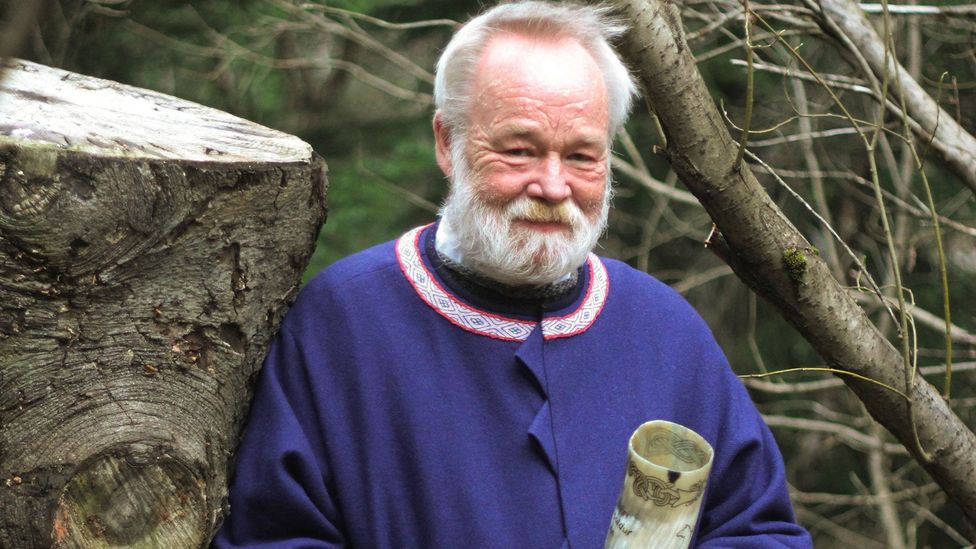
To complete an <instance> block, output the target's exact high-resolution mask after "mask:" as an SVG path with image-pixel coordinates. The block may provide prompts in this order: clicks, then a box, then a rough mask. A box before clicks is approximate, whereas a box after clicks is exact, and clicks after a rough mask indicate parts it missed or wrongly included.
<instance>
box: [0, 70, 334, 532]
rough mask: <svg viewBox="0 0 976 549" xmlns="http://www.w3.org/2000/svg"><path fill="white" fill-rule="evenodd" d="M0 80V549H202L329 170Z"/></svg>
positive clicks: (19, 79)
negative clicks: (123, 548)
mask: <svg viewBox="0 0 976 549" xmlns="http://www.w3.org/2000/svg"><path fill="white" fill-rule="evenodd" d="M6 65H7V66H6V67H5V70H4V71H3V75H4V76H3V78H4V79H3V81H2V82H0V547H16V548H30V547H51V546H55V547H111V546H122V545H125V546H129V545H137V546H152V547H203V546H205V545H206V544H207V543H208V542H209V540H210V537H211V535H212V534H213V532H214V531H215V530H216V528H217V526H218V523H219V521H220V518H221V517H222V514H223V513H224V512H225V511H226V476H227V470H228V465H229V463H228V461H229V460H228V458H229V456H230V455H231V453H232V452H233V450H234V448H235V446H236V444H237V441H238V436H239V431H240V430H241V427H242V424H243V421H244V418H245V415H246V408H247V403H248V401H249V398H250V386H251V382H252V379H253V377H254V375H255V373H256V372H257V371H258V369H259V368H260V365H261V362H262V360H263V358H264V355H265V353H266V350H267V345H268V343H269V341H270V339H271V337H272V336H273V335H274V333H275V332H276V330H277V327H278V322H279V319H280V317H281V315H282V313H283V312H284V309H285V308H286V306H287V304H288V303H289V302H290V300H291V299H292V297H293V296H294V294H295V293H296V290H297V288H298V284H299V282H300V277H301V274H302V271H303V270H304V268H305V266H306V264H307V262H308V259H309V257H310V255H311V252H312V248H313V246H314V243H315V238H316V234H317V232H318V228H319V226H320V225H321V223H322V221H323V219H324V215H325V198H324V191H325V186H326V180H325V163H324V162H323V161H322V159H321V158H319V157H318V156H317V155H316V154H315V153H314V152H313V151H312V149H311V147H310V146H309V145H308V144H306V143H304V142H302V141H301V140H299V139H298V138H295V137H292V136H289V135H286V134H284V133H281V132H278V131H275V130H271V129H268V128H265V127H262V126H259V125H257V124H254V123H251V122H248V121H246V120H242V119H240V118H236V117H234V116H231V115H229V114H226V113H223V112H219V111H216V110H213V109H209V108H206V107H203V106H200V105H197V104H194V103H190V102H187V101H183V100H180V99H176V98H173V97H169V96H166V95H163V94H159V93H155V92H152V91H148V90H143V89H137V88H134V87H130V86H125V85H121V84H118V83H114V82H109V81H105V80H100V79H96V78H91V77H87V76H82V75H78V74H73V73H69V72H65V71H62V70H57V69H52V68H49V67H45V66H42V65H37V64H34V63H30V62H26V61H18V60H9V61H7V62H6Z"/></svg>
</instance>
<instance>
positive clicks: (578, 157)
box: [568, 153, 596, 162]
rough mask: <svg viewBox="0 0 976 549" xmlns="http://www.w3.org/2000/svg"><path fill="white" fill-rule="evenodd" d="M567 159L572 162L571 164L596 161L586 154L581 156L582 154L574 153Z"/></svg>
mask: <svg viewBox="0 0 976 549" xmlns="http://www.w3.org/2000/svg"><path fill="white" fill-rule="evenodd" d="M568 158H569V160H572V161H573V162H593V161H595V160H596V159H595V158H593V157H592V156H590V155H588V154H583V153H574V154H571V155H569V157H568Z"/></svg>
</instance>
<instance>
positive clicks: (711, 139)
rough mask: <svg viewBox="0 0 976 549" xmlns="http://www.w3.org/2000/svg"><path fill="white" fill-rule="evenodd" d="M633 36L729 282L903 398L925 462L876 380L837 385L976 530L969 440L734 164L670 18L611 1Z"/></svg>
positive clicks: (656, 6) (650, 1)
mask: <svg viewBox="0 0 976 549" xmlns="http://www.w3.org/2000/svg"><path fill="white" fill-rule="evenodd" d="M613 3H614V4H615V5H616V6H617V7H618V8H619V9H620V11H621V12H622V13H623V14H624V17H626V19H627V20H628V21H630V22H632V25H633V26H632V30H631V31H630V32H629V33H628V35H627V37H626V38H625V40H624V51H625V53H626V55H627V56H628V57H629V58H630V60H631V63H632V66H633V67H634V68H635V69H636V70H637V72H638V75H639V77H640V79H641V81H642V82H643V84H644V88H645V94H646V97H647V99H648V101H649V103H650V104H651V105H653V107H654V110H655V112H656V114H657V116H658V118H659V119H660V122H661V126H662V128H663V130H664V133H665V135H666V137H667V147H666V152H667V155H668V158H669V160H670V162H671V165H672V167H673V168H674V170H675V171H676V172H677V174H678V175H679V177H680V178H681V180H682V181H683V182H684V184H685V185H686V186H687V187H688V189H689V190H690V191H691V192H692V193H693V194H694V195H695V196H696V197H697V198H698V200H699V201H701V203H702V205H703V206H704V207H705V209H706V210H707V211H708V213H709V215H710V216H711V217H712V220H713V221H714V222H715V224H716V226H717V227H718V229H719V230H720V231H721V234H722V236H723V237H724V239H725V241H726V242H727V244H728V247H729V254H728V262H729V265H730V266H731V267H732V268H733V270H734V271H735V272H736V274H737V275H738V276H739V277H740V278H741V279H742V280H743V281H744V282H745V283H746V284H748V285H749V286H750V287H751V288H753V289H754V290H755V291H756V292H757V293H759V294H760V295H762V296H764V297H765V298H766V299H768V300H769V301H770V302H771V303H773V304H774V305H775V306H776V307H777V308H778V309H779V310H780V312H781V313H782V314H783V316H784V317H785V318H786V319H787V320H788V321H789V322H790V323H791V324H793V326H794V327H796V329H797V330H798V331H799V332H800V333H801V334H802V335H803V336H804V337H805V338H806V339H807V340H808V341H809V342H810V343H811V344H812V345H813V347H814V349H816V350H817V352H818V353H819V354H820V355H821V356H822V357H823V358H824V360H826V362H827V363H828V364H830V365H832V366H833V367H835V368H838V369H843V370H847V371H850V372H854V373H856V374H859V375H861V376H865V377H867V378H871V379H874V380H877V381H880V382H882V383H885V384H887V385H889V386H890V387H893V388H897V389H898V390H900V391H903V392H904V393H905V394H906V395H908V396H909V397H910V398H911V402H912V408H913V410H914V425H915V426H916V427H917V430H918V436H919V440H920V442H921V446H922V448H923V449H924V450H925V451H926V452H927V453H928V454H930V456H931V460H926V459H924V457H922V456H921V455H920V454H919V453H918V452H917V451H916V450H917V449H916V444H915V442H914V431H913V424H912V421H911V420H910V419H909V414H908V406H907V401H906V399H905V398H903V397H902V396H900V395H899V394H898V393H896V392H894V391H892V390H890V389H886V388H883V387H881V386H879V385H877V384H874V383H870V382H866V381H860V380H857V379H855V378H852V377H847V376H845V377H844V378H843V379H844V381H845V382H846V383H847V384H848V385H849V386H850V387H851V389H853V391H854V392H855V393H856V394H857V396H858V397H859V398H860V399H861V400H862V401H863V402H864V404H865V406H866V407H867V409H868V411H869V412H870V413H871V415H872V416H873V417H874V418H875V419H877V420H878V421H879V422H880V423H881V424H882V425H884V426H885V427H886V428H887V429H888V430H889V431H890V432H891V433H892V434H894V436H895V437H896V438H897V439H898V440H899V441H900V442H901V443H902V444H904V445H905V446H906V448H908V450H909V451H910V452H911V453H912V454H913V455H914V456H915V457H916V458H917V459H918V460H919V462H920V463H921V465H922V466H923V467H924V468H925V469H926V470H927V471H928V472H929V474H931V475H932V477H933V478H934V479H935V481H936V482H938V483H939V485H940V486H941V487H942V488H943V489H944V490H945V491H946V493H947V494H948V495H949V497H950V498H951V499H952V500H954V501H955V502H956V503H957V504H958V505H959V506H960V507H961V508H962V510H963V512H964V513H965V514H966V516H967V517H968V518H969V520H970V521H972V522H974V523H976V436H974V434H973V432H972V431H971V430H970V429H969V428H968V427H967V426H966V425H965V424H964V423H963V422H962V421H961V420H960V419H959V417H958V416H956V415H955V413H953V411H952V410H950V409H949V407H948V405H947V404H946V402H945V401H944V400H943V399H942V397H941V396H940V395H939V394H938V392H937V391H936V390H935V389H934V388H933V387H932V386H931V385H929V384H928V383H927V382H926V381H925V380H923V379H922V376H920V375H919V376H915V377H914V380H913V381H912V382H911V385H910V386H908V387H906V376H905V369H904V366H903V360H902V356H901V355H900V353H899V352H898V351H897V350H896V349H895V348H894V347H893V346H892V345H891V343H889V342H888V341H887V340H886V339H885V338H884V337H883V336H882V335H881V333H880V332H879V331H878V330H877V329H876V328H875V326H874V325H873V324H872V323H871V321H870V319H869V318H868V317H867V315H866V314H865V313H864V311H863V310H862V309H861V308H860V307H858V306H857V304H856V303H855V302H854V300H853V299H852V298H851V296H850V295H848V293H847V291H846V290H845V289H844V288H843V287H842V286H841V285H840V283H838V282H837V280H836V279H835V278H834V277H833V276H832V275H831V273H830V270H829V268H828V266H827V265H826V263H825V262H824V261H823V259H821V258H820V256H819V255H818V254H817V253H816V251H815V250H814V249H813V247H812V246H811V245H810V244H809V243H808V242H807V241H806V240H805V239H804V238H803V235H801V234H800V232H799V231H798V230H797V229H796V228H795V227H794V226H793V225H792V224H791V223H790V221H789V220H788V219H787V218H786V217H785V216H784V214H783V213H782V212H781V211H780V210H779V208H778V207H777V206H776V204H775V203H774V202H773V201H772V199H771V198H770V197H769V195H768V194H766V192H765V190H764V189H763V188H762V186H761V185H760V184H759V182H758V181H757V180H756V178H755V176H754V175H753V174H752V172H751V171H750V170H749V167H748V166H747V165H745V164H744V163H740V164H739V165H736V164H735V159H736V152H737V146H738V145H737V143H736V142H735V141H734V140H733V139H732V137H731V136H730V135H729V132H728V130H727V129H726V126H725V123H724V121H723V120H722V117H721V115H720V113H719V112H718V110H717V109H716V107H715V104H714V102H713V100H712V98H711V96H710V95H709V93H708V90H707V89H706V88H705V84H704V81H703V80H702V78H701V75H700V73H699V72H698V68H697V66H696V64H695V60H694V57H693V55H692V53H691V50H690V49H689V47H688V45H687V43H686V42H685V40H684V35H683V31H682V30H681V29H682V27H681V21H680V16H679V14H678V10H677V9H676V8H675V6H674V5H673V4H671V3H669V2H666V1H661V0H647V1H645V0H615V1H614V2H613Z"/></svg>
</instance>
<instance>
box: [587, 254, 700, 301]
mask: <svg viewBox="0 0 976 549" xmlns="http://www.w3.org/2000/svg"><path fill="white" fill-rule="evenodd" d="M600 261H601V262H602V263H603V265H604V266H605V267H606V269H607V275H608V277H609V280H610V287H611V291H614V290H617V291H623V292H627V293H628V294H629V295H630V296H631V297H640V296H644V297H647V298H649V299H654V300H661V299H664V300H667V301H675V302H681V303H685V299H684V298H683V297H681V294H679V293H678V292H676V291H675V290H674V289H673V288H671V287H670V286H668V285H667V284H665V283H664V282H661V281H660V280H658V279H657V278H655V277H654V276H653V275H651V274H649V273H646V272H644V271H641V270H638V269H635V268H634V267H631V266H630V265H628V264H626V263H624V262H623V261H620V260H618V259H612V258H609V257H603V256H600Z"/></svg>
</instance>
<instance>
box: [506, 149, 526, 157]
mask: <svg viewBox="0 0 976 549" xmlns="http://www.w3.org/2000/svg"><path fill="white" fill-rule="evenodd" d="M505 154H506V155H507V156H529V154H530V151H529V149H508V150H506V151H505Z"/></svg>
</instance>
